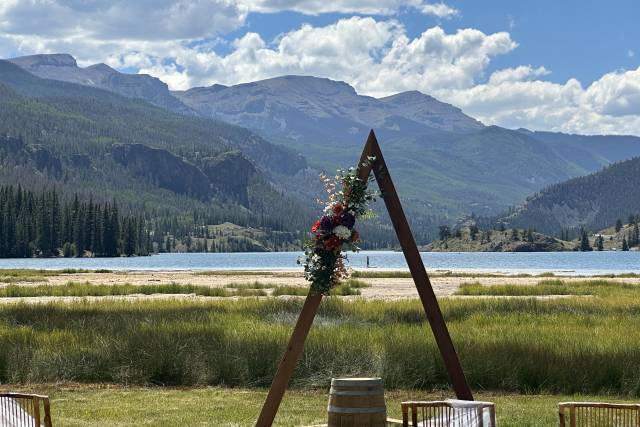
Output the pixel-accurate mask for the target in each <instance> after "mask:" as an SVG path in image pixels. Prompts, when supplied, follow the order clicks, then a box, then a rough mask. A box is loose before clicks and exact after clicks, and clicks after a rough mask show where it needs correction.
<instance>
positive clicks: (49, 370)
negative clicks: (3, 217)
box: [0, 287, 640, 396]
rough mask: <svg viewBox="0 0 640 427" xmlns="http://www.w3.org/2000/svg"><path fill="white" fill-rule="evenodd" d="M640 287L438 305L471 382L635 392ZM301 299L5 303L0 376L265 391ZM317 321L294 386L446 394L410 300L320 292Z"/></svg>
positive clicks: (508, 387)
mask: <svg viewBox="0 0 640 427" xmlns="http://www.w3.org/2000/svg"><path fill="white" fill-rule="evenodd" d="M276 289H277V288H276ZM300 289H303V290H305V291H306V288H304V287H301V288H300ZM614 289H615V288H614ZM637 296H638V295H637V292H636V290H635V289H631V288H629V289H620V291H619V292H612V293H609V294H607V293H604V294H603V296H596V297H594V298H566V299H561V300H547V301H539V300H534V299H509V300H499V301H498V300H486V299H465V300H460V299H443V300H442V301H441V307H442V311H443V314H444V316H445V320H446V321H447V325H448V327H449V330H450V333H451V335H452V338H453V340H454V342H455V344H456V348H457V350H458V353H459V355H460V359H461V362H462V365H463V367H464V369H465V372H466V374H467V378H468V380H469V382H470V384H471V385H472V387H473V388H474V389H476V390H478V389H484V390H500V391H506V392H523V393H536V392H552V393H578V392H580V393H599V392H606V393H620V394H628V395H634V396H638V395H640V298H637ZM302 303H303V301H302V300H301V299H276V298H273V299H271V298H266V299H256V298H242V299H237V300H230V299H220V300H210V301H193V300H153V301H122V300H118V301H98V302H95V301H94V302H89V301H80V302H74V303H51V304H34V305H30V304H11V305H7V306H4V307H2V310H1V311H0V382H2V383H33V382H38V383H54V382H59V381H70V382H86V383H95V382H105V383H118V384H159V385H179V386H190V385H225V386H233V387H247V386H248V387H267V386H268V385H269V384H270V381H271V379H272V377H273V374H274V372H275V368H276V366H277V363H278V361H279V360H280V357H281V354H282V351H283V349H284V348H285V346H286V343H287V340H288V338H289V335H290V333H291V330H292V327H293V323H294V322H295V319H296V318H297V316H298V314H299V312H300V308H301V306H302ZM315 324H316V326H315V327H314V328H313V329H312V330H311V333H310V335H309V338H308V340H307V343H306V345H305V353H304V354H303V356H302V357H301V359H300V362H299V364H298V365H297V368H296V371H295V375H294V379H293V385H294V386H298V387H326V386H328V382H329V380H330V378H331V377H335V376H339V375H376V376H382V378H383V379H384V381H385V387H387V389H389V390H393V389H402V388H406V389H422V390H431V389H449V384H448V377H447V374H446V370H445V369H444V365H443V363H442V360H441V358H440V355H439V351H438V349H437V347H436V345H435V342H434V340H433V337H432V335H431V332H430V328H429V326H428V323H427V322H426V320H425V314H424V311H423V310H422V307H421V305H420V302H419V301H417V300H400V301H381V300H372V301H368V300H362V299H356V300H354V301H345V300H342V299H338V298H326V299H325V300H324V301H323V303H322V305H321V307H320V310H319V313H318V316H317V318H316V322H315Z"/></svg>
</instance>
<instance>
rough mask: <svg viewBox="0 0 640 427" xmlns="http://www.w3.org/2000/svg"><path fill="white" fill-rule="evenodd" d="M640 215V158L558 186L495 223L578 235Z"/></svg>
mask: <svg viewBox="0 0 640 427" xmlns="http://www.w3.org/2000/svg"><path fill="white" fill-rule="evenodd" d="M637 212H640V157H636V158H633V159H630V160H626V161H622V162H618V163H615V164H613V165H611V166H608V167H606V168H604V169H602V170H601V171H599V172H596V173H593V174H590V175H587V176H583V177H579V178H574V179H571V180H568V181H566V182H562V183H560V184H555V185H552V186H550V187H547V188H546V189H544V190H542V191H541V192H539V193H536V194H534V195H533V196H531V197H530V198H528V199H527V201H526V202H525V203H524V205H522V206H521V207H519V208H517V209H515V210H514V211H513V213H511V214H510V215H507V216H505V217H504V218H500V219H497V220H495V221H496V222H503V223H504V224H505V225H507V226H509V227H521V228H528V227H531V228H535V229H537V230H539V231H541V232H544V233H549V234H554V235H560V233H569V234H570V235H571V236H574V235H575V234H576V232H577V231H578V230H580V229H581V228H584V229H586V230H592V231H595V230H600V229H603V228H606V227H610V226H612V225H613V224H615V222H616V221H617V220H618V219H622V220H624V219H626V218H628V216H629V215H630V214H635V213H637Z"/></svg>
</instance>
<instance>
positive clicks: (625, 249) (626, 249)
mask: <svg viewBox="0 0 640 427" xmlns="http://www.w3.org/2000/svg"><path fill="white" fill-rule="evenodd" d="M622 250H623V251H628V250H629V245H628V244H627V239H625V238H624V237H623V238H622Z"/></svg>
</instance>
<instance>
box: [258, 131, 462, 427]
mask: <svg viewBox="0 0 640 427" xmlns="http://www.w3.org/2000/svg"><path fill="white" fill-rule="evenodd" d="M369 157H375V160H374V161H373V162H369V163H368V166H366V167H363V164H365V161H366V160H367V159H368V158H369ZM371 171H373V173H374V176H375V178H376V181H377V182H378V186H379V187H380V190H381V192H382V193H383V200H384V203H385V205H386V207H387V211H388V212H389V216H390V217H391V222H392V223H393V227H394V228H395V231H396V235H397V236H398V240H399V241H400V246H401V247H402V252H404V257H405V259H406V261H407V265H408V266H409V271H410V272H411V276H412V277H413V281H414V283H415V285H416V288H417V289H418V295H419V296H420V300H421V301H422V306H423V307H424V311H425V313H426V315H427V319H428V320H429V324H430V325H431V330H432V331H433V335H434V337H435V339H436V343H437V344H438V348H439V349H440V354H441V355H442V358H443V359H444V364H445V366H446V368H447V371H448V372H449V377H450V379H451V382H452V384H453V389H454V391H455V393H456V396H457V397H458V399H464V400H473V395H472V394H471V389H470V388H469V385H468V384H467V379H466V378H465V376H464V372H463V370H462V366H461V365H460V360H459V359H458V355H457V353H456V349H455V347H454V346H453V342H452V341H451V336H450V335H449V331H448V329H447V325H446V324H445V322H444V318H443V317H442V312H441V311H440V306H439V305H438V301H437V299H436V295H435V293H434V292H433V288H432V287H431V282H430V280H429V276H428V275H427V271H426V270H425V268H424V264H423V263H422V258H420V253H419V252H418V247H417V246H416V242H415V240H414V238H413V234H412V233H411V228H410V227H409V223H408V222H407V218H406V217H405V215H404V211H403V210H402V205H401V204H400V199H399V198H398V194H397V193H396V189H395V186H394V185H393V182H392V181H391V176H390V175H389V171H388V170H387V165H386V163H385V161H384V157H383V156H382V151H381V150H380V146H379V145H378V141H377V139H376V136H375V134H374V132H373V130H372V131H371V132H370V133H369V138H368V139H367V143H366V145H365V146H364V150H362V156H361V157H360V162H359V163H358V172H359V176H360V179H362V180H367V179H368V177H369V174H370V173H371ZM321 301H322V295H321V294H316V293H313V292H310V293H309V295H308V296H307V298H306V300H305V302H304V305H303V307H302V311H301V312H300V316H299V317H298V322H297V323H296V326H295V328H294V330H293V334H292V335H291V338H290V339H289V344H288V345H287V348H286V350H285V352H284V355H283V356H282V359H281V361H280V365H279V366H278V370H277V372H276V375H275V377H274V378H273V382H272V383H271V389H270V390H269V394H268V395H267V399H266V401H265V402H264V405H263V406H262V411H261V412H260V416H259V417H258V421H257V422H256V427H270V426H271V425H272V424H273V420H274V418H275V416H276V413H277V412H278V408H279V407H280V402H281V401H282V397H283V396H284V393H285V391H286V389H287V385H288V384H289V380H290V379H291V375H292V374H293V371H294V369H295V366H296V362H297V361H298V357H299V356H300V353H302V349H303V347H304V342H305V340H306V338H307V335H308V333H309V329H310V328H311V324H312V323H313V319H314V317H315V316H316V313H317V311H318V307H319V306H320V302H321Z"/></svg>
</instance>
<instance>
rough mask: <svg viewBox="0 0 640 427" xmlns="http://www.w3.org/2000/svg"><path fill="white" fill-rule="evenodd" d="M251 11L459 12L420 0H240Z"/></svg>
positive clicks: (445, 15)
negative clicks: (413, 10) (404, 10)
mask: <svg viewBox="0 0 640 427" xmlns="http://www.w3.org/2000/svg"><path fill="white" fill-rule="evenodd" d="M240 1H241V2H242V4H243V5H244V6H245V7H246V8H247V9H249V10H251V11H253V12H262V13H274V12H281V11H283V10H289V11H295V12H300V13H304V14H308V15H318V14H321V13H330V12H334V13H346V14H349V13H357V14H363V15H394V14H396V13H397V12H398V11H400V10H402V9H416V10H418V11H420V12H422V13H424V14H426V15H433V16H436V17H438V18H450V17H452V16H456V15H458V14H459V11H458V10H457V9H455V8H452V7H450V6H447V5H446V4H444V3H442V2H440V3H434V4H429V3H426V2H425V1H424V0H333V1H326V0H240Z"/></svg>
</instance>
